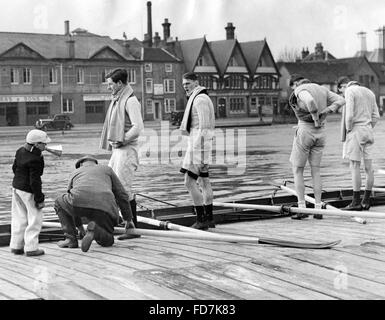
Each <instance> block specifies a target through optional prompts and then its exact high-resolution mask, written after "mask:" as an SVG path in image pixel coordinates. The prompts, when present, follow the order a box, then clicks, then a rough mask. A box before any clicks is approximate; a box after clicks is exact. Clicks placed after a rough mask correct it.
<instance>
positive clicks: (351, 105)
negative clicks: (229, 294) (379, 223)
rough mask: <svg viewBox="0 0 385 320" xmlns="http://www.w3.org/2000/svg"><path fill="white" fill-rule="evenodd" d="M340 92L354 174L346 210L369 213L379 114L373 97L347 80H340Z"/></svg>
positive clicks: (345, 150) (345, 138) (346, 147)
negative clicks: (375, 130)
mask: <svg viewBox="0 0 385 320" xmlns="http://www.w3.org/2000/svg"><path fill="white" fill-rule="evenodd" d="M337 88H338V90H339V91H340V92H341V93H342V94H343V95H344V97H345V101H346V105H345V107H344V112H343V115H342V117H343V118H342V131H343V133H344V134H343V139H342V141H343V142H344V144H343V154H342V157H343V158H344V159H348V160H349V161H350V170H351V173H352V184H353V201H352V202H351V203H350V204H349V205H348V206H347V207H346V208H344V209H345V210H357V211H360V210H362V209H364V210H369V208H370V194H371V192H372V188H373V184H374V172H373V166H372V159H373V157H372V148H373V143H374V136H373V128H374V126H375V125H376V123H377V121H378V119H379V118H380V114H379V111H378V106H377V103H376V97H375V95H374V93H373V92H372V91H371V90H369V89H368V88H365V87H364V86H361V85H360V83H359V82H357V81H350V79H349V78H348V77H340V78H339V79H338V80H337ZM361 159H363V160H364V167H365V176H366V184H365V193H364V199H363V200H362V202H361V196H360V190H361V173H360V166H361Z"/></svg>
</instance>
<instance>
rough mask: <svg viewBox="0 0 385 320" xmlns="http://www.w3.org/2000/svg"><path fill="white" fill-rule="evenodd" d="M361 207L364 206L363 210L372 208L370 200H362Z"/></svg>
mask: <svg viewBox="0 0 385 320" xmlns="http://www.w3.org/2000/svg"><path fill="white" fill-rule="evenodd" d="M361 207H362V210H369V209H370V202H369V203H367V202H364V201H362V202H361Z"/></svg>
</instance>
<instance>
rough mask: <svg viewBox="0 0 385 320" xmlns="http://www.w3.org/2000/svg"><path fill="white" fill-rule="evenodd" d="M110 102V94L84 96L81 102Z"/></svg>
mask: <svg viewBox="0 0 385 320" xmlns="http://www.w3.org/2000/svg"><path fill="white" fill-rule="evenodd" d="M107 100H111V95H110V94H85V95H83V101H107Z"/></svg>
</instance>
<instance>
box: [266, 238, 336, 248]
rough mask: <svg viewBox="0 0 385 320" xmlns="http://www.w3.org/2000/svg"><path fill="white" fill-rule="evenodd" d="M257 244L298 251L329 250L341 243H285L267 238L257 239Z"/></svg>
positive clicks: (284, 241)
mask: <svg viewBox="0 0 385 320" xmlns="http://www.w3.org/2000/svg"><path fill="white" fill-rule="evenodd" d="M259 243H261V244H272V245H276V246H280V247H288V248H299V249H330V248H332V247H334V246H336V245H337V244H339V243H341V240H337V241H332V242H318V243H311V242H309V243H308V242H296V241H286V240H280V239H269V238H259Z"/></svg>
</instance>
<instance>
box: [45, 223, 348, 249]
mask: <svg viewBox="0 0 385 320" xmlns="http://www.w3.org/2000/svg"><path fill="white" fill-rule="evenodd" d="M43 227H48V228H60V227H61V225H60V223H58V222H43ZM115 232H116V233H128V234H130V235H140V236H153V237H166V238H174V239H195V240H207V241H221V242H232V243H254V244H271V245H276V246H282V247H290V248H302V249H328V248H331V247H333V246H335V245H337V244H339V243H340V242H341V241H340V240H338V241H332V242H318V243H307V242H296V241H287V240H281V239H272V238H257V237H251V236H235V235H226V234H218V233H211V232H204V231H203V233H199V234H198V233H193V232H180V231H162V230H148V229H139V228H137V229H128V230H126V229H125V228H117V227H116V228H115Z"/></svg>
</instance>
